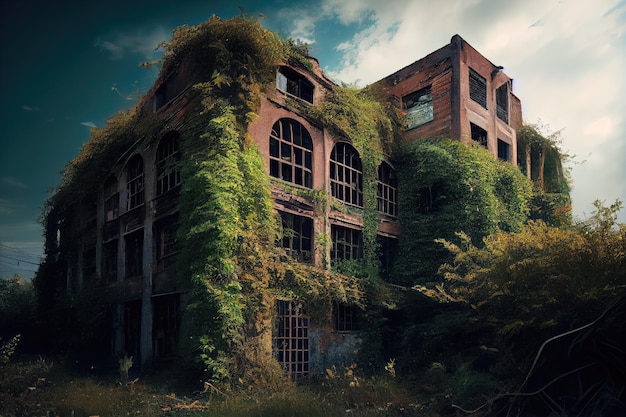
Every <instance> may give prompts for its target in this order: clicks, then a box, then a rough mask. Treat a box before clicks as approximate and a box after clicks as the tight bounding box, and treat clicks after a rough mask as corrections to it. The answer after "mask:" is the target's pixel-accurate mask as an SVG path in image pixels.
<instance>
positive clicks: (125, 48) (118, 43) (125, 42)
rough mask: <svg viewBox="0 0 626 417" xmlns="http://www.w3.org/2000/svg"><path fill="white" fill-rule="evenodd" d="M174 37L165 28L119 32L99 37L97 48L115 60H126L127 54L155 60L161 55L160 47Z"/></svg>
mask: <svg viewBox="0 0 626 417" xmlns="http://www.w3.org/2000/svg"><path fill="white" fill-rule="evenodd" d="M171 37H172V33H171V31H170V30H168V29H165V28H163V27H156V28H152V29H149V30H148V29H141V28H140V29H137V30H135V31H134V32H133V33H128V32H117V33H114V34H111V35H108V36H106V37H99V38H98V39H96V41H95V46H97V47H98V48H100V49H101V50H103V51H104V52H107V53H108V54H109V57H110V58H111V59H113V60H118V59H122V58H124V57H125V56H126V55H127V54H130V55H138V56H139V57H141V58H142V59H154V58H156V57H158V56H159V55H160V52H159V51H157V50H156V49H157V47H158V45H159V44H160V43H161V42H163V41H168V40H170V39H171Z"/></svg>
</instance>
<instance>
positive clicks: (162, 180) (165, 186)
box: [156, 131, 180, 195]
mask: <svg viewBox="0 0 626 417" xmlns="http://www.w3.org/2000/svg"><path fill="white" fill-rule="evenodd" d="M179 137H180V135H179V133H178V132H175V131H171V132H168V133H167V134H166V135H165V136H164V137H163V139H161V143H159V147H158V148H157V153H156V170H157V179H156V194H157V195H161V194H163V193H166V192H168V191H169V190H171V189H172V188H174V187H176V186H177V185H179V184H180V167H179V166H178V163H179V161H180V151H179V146H178V142H179Z"/></svg>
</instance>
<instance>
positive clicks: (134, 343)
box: [124, 300, 141, 363]
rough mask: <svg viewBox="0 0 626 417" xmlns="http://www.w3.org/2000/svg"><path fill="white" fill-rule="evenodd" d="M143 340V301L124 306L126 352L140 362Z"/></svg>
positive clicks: (128, 303)
mask: <svg viewBox="0 0 626 417" xmlns="http://www.w3.org/2000/svg"><path fill="white" fill-rule="evenodd" d="M140 338H141V301H140V300H136V301H130V302H127V303H125V304H124V352H125V353H126V355H127V356H132V357H133V358H134V359H135V361H136V362H137V363H139V361H140V356H139V355H140V350H139V343H140V340H141V339H140Z"/></svg>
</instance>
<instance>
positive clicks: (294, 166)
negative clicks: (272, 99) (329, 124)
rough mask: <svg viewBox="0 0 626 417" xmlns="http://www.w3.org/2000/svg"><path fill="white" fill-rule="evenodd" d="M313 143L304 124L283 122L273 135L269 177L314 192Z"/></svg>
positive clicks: (275, 128)
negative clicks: (312, 189)
mask: <svg viewBox="0 0 626 417" xmlns="http://www.w3.org/2000/svg"><path fill="white" fill-rule="evenodd" d="M312 169H313V141H312V140H311V135H309V132H308V131H307V130H306V129H305V128H304V126H302V124H300V123H298V122H296V121H295V120H292V119H280V120H279V121H277V122H276V123H274V126H273V127H272V133H271V135H270V175H271V176H272V177H276V178H280V179H281V180H283V181H287V182H290V183H293V184H295V185H299V186H302V187H306V188H313V171H312Z"/></svg>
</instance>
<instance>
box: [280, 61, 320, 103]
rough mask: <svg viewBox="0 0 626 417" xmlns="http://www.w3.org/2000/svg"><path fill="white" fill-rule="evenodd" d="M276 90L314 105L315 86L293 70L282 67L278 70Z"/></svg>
mask: <svg viewBox="0 0 626 417" xmlns="http://www.w3.org/2000/svg"><path fill="white" fill-rule="evenodd" d="M276 88H278V89H279V90H280V91H284V92H285V93H287V94H290V95H292V96H295V97H298V98H301V99H302V100H304V101H306V102H309V103H313V84H312V83H311V82H310V81H309V80H307V79H306V78H305V77H304V76H302V75H300V74H299V73H298V72H296V71H294V70H292V69H291V68H288V67H280V68H279V69H278V76H277V78H276Z"/></svg>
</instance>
